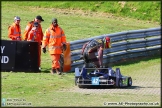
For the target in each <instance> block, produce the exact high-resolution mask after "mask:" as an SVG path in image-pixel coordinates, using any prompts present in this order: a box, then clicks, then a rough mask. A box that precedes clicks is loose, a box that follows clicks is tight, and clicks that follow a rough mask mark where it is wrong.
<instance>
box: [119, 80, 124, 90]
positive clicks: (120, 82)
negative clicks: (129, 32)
mask: <svg viewBox="0 0 162 108" xmlns="http://www.w3.org/2000/svg"><path fill="white" fill-rule="evenodd" d="M122 85H123V83H122V79H119V82H118V87H119V88H121V87H122Z"/></svg>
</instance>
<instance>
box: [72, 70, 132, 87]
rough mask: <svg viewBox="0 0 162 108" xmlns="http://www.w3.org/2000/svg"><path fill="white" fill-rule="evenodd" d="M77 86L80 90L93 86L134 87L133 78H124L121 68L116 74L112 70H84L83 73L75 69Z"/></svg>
mask: <svg viewBox="0 0 162 108" xmlns="http://www.w3.org/2000/svg"><path fill="white" fill-rule="evenodd" d="M75 85H77V86H78V87H79V88H88V87H92V86H113V87H119V88H121V87H128V86H132V78H131V77H130V76H123V75H122V74H121V72H120V69H119V68H116V72H115V71H114V70H113V69H112V68H111V67H110V68H83V71H82V73H81V72H80V70H79V68H75Z"/></svg>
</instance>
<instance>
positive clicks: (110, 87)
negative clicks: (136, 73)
mask: <svg viewBox="0 0 162 108" xmlns="http://www.w3.org/2000/svg"><path fill="white" fill-rule="evenodd" d="M140 88H160V87H152V86H148V87H142V86H128V87H120V88H119V87H112V86H89V87H88V86H87V87H86V86H85V87H82V88H81V89H140Z"/></svg>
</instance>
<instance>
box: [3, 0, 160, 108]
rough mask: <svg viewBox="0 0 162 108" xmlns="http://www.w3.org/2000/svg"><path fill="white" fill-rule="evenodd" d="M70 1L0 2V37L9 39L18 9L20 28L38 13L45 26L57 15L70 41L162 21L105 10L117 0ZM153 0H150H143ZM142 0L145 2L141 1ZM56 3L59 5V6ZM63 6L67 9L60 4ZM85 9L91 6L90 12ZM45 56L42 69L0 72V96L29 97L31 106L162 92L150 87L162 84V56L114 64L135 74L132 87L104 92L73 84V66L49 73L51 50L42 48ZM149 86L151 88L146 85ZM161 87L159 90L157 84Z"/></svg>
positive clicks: (95, 102) (145, 97)
mask: <svg viewBox="0 0 162 108" xmlns="http://www.w3.org/2000/svg"><path fill="white" fill-rule="evenodd" d="M72 3H73V4H71V3H70V2H66V1H64V2H52V3H51V2H26V1H23V2H20V1H19V2H18V1H16V2H5V1H3V2H1V4H2V5H1V38H2V39H7V40H8V37H7V32H8V30H7V27H8V26H9V25H10V24H11V23H12V22H13V18H14V16H15V15H18V16H20V17H21V19H22V20H21V28H22V33H23V31H24V29H25V26H26V24H27V22H29V21H31V20H33V19H34V18H35V16H36V15H41V16H42V17H43V19H44V20H45V21H44V22H42V27H43V32H44V31H45V29H46V28H47V27H49V25H50V23H51V20H52V18H53V17H57V18H58V22H59V25H60V26H61V27H62V28H63V29H64V31H65V34H66V37H67V41H68V42H69V41H74V40H79V39H86V38H89V37H94V36H99V35H103V34H110V33H116V32H122V31H129V30H138V29H147V28H154V27H159V26H160V23H161V22H160V21H159V20H157V21H159V22H158V23H156V22H154V21H150V20H146V19H147V18H146V19H145V20H139V19H136V18H131V16H132V15H131V16H129V14H127V17H121V16H118V17H116V16H111V14H109V13H108V14H106V15H103V13H102V12H103V10H104V11H107V12H112V13H115V12H117V10H118V9H119V6H118V5H117V4H118V3H117V2H90V3H89V2H88V3H87V2H80V3H78V2H77V3H76V2H72ZM96 3H97V4H96ZM114 3H115V5H114ZM130 3H131V2H130ZM141 3H142V2H141ZM149 3H150V2H147V3H146V4H145V5H147V4H149ZM137 4H138V2H136V3H134V4H132V5H133V6H135V5H137ZM112 5H113V7H112ZM140 5H141V6H142V4H140ZM155 5H157V9H159V5H158V4H157V3H156V4H155ZM155 5H154V6H155ZM137 6H139V4H138V5H137ZM154 6H153V7H154ZM145 7H146V6H145ZM56 8H61V10H60V9H56ZM63 8H65V10H62V9H63ZM67 8H69V9H67ZM108 8H109V9H108ZM141 8H144V7H141ZM150 8H151V7H150ZM66 9H67V10H66ZM75 9H77V10H75ZM81 9H83V11H82V10H81ZM87 10H91V12H89V11H87ZM92 11H93V12H92ZM141 11H142V10H141ZM158 11H159V10H158ZM158 11H154V10H150V13H151V15H153V13H154V14H155V15H153V16H154V18H155V19H156V18H160V17H159V14H160V13H158ZM123 12H124V13H125V14H126V13H127V12H126V11H124V10H122V11H121V14H124V13H123ZM156 12H157V13H156ZM101 14H102V15H101ZM118 14H119V13H118ZM118 14H117V13H116V14H115V15H118ZM119 15H120V14H119ZM134 15H135V13H134ZM136 16H138V14H137V15H136ZM141 17H142V16H140V18H141ZM152 18H153V17H152ZM41 58H42V61H41V67H42V72H41V73H24V72H1V82H2V83H1V97H2V98H12V99H14V98H18V99H22V98H23V99H25V100H26V102H31V103H32V106H103V104H104V102H127V101H131V102H159V103H160V95H158V93H157V94H154V93H152V92H154V90H156V89H158V88H160V69H161V68H160V63H161V62H160V61H161V57H160V56H156V57H150V58H142V59H140V60H137V61H130V62H127V63H122V64H117V65H114V66H113V68H114V69H115V68H116V67H120V69H121V72H122V73H123V74H124V75H130V76H132V78H133V87H132V88H131V89H121V90H122V92H121V91H120V89H110V90H109V92H106V93H105V92H104V93H97V92H90V93H89V92H88V93H85V91H87V90H88V89H78V88H77V87H76V86H75V85H74V73H73V72H71V73H65V75H63V76H62V77H61V76H58V75H51V74H50V72H49V70H50V68H51V59H50V56H49V54H48V53H47V54H42V55H41ZM149 79H151V80H149ZM148 82H149V83H148ZM142 83H144V84H145V83H146V85H142ZM150 87H152V88H150ZM149 88H150V91H148V89H149ZM79 91H81V92H79ZM101 91H102V90H101ZM101 91H99V92H101ZM146 91H147V92H146ZM157 92H159V91H158V90H157ZM137 93H138V95H137ZM155 93H156V91H155Z"/></svg>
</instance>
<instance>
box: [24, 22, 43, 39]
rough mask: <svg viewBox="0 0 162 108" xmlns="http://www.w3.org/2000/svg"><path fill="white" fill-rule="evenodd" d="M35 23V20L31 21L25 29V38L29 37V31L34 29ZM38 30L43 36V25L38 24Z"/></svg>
mask: <svg viewBox="0 0 162 108" xmlns="http://www.w3.org/2000/svg"><path fill="white" fill-rule="evenodd" d="M33 24H34V21H31V22H29V23H28V25H27V26H26V28H25V31H24V34H23V38H24V40H27V39H28V33H29V32H30V30H31V29H32V27H33ZM38 30H39V31H40V34H41V37H42V38H43V32H42V27H41V25H40V24H38ZM42 38H41V40H42Z"/></svg>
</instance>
